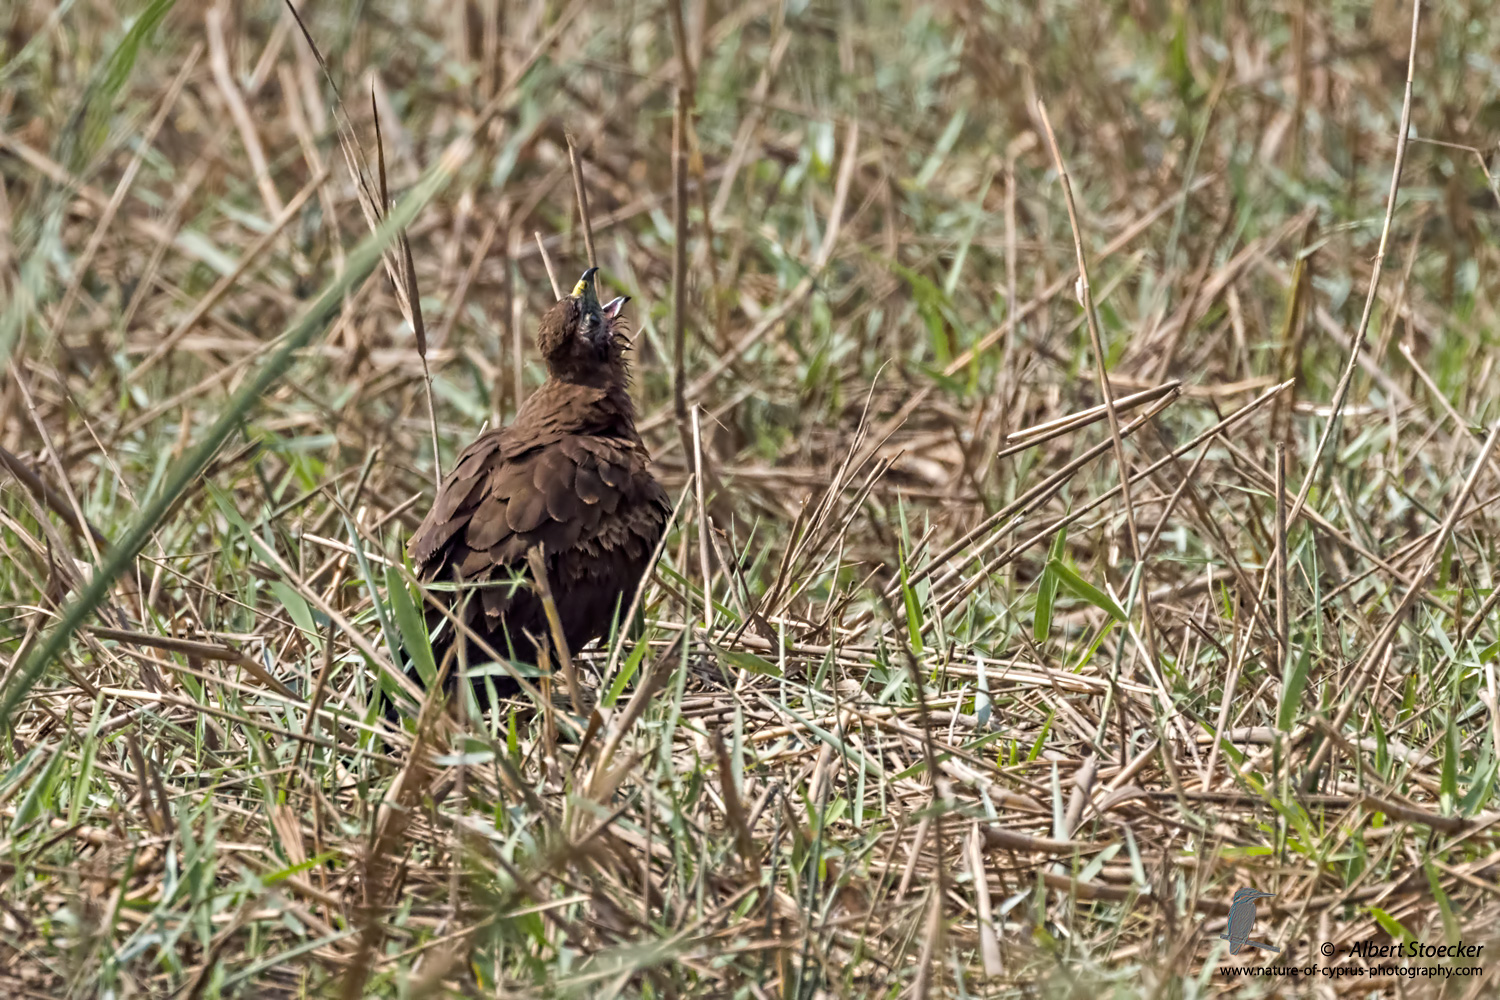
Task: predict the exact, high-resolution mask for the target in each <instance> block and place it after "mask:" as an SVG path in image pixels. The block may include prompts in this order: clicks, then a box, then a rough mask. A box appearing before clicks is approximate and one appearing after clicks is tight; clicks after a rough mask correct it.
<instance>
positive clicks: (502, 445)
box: [409, 268, 672, 686]
mask: <svg viewBox="0 0 1500 1000" xmlns="http://www.w3.org/2000/svg"><path fill="white" fill-rule="evenodd" d="M596 270H597V268H589V269H588V270H587V271H585V272H584V275H583V279H582V280H580V281H579V282H578V285H577V287H576V288H575V289H574V290H573V294H571V295H569V296H567V297H565V298H563V299H560V300H559V301H558V302H557V304H556V305H554V306H553V307H552V308H551V309H549V310H547V312H546V314H545V315H543V316H542V319H541V323H540V324H539V325H538V328H537V346H538V348H539V349H540V350H541V353H542V357H543V359H544V360H545V361H546V364H547V381H546V382H545V383H544V384H543V385H542V387H541V388H539V389H537V390H536V392H534V393H532V394H531V396H530V397H529V398H528V399H527V400H526V402H525V404H523V405H522V406H521V408H520V411H519V412H517V414H516V418H515V420H514V421H512V422H511V424H510V425H509V426H508V427H503V428H500V429H499V430H493V431H490V432H489V433H487V434H484V435H481V436H480V438H479V439H478V440H477V441H475V442H474V443H473V444H471V445H470V446H469V447H468V448H467V449H465V450H464V452H463V454H462V455H460V456H459V459H458V464H457V465H455V466H454V468H453V471H452V472H451V473H449V474H448V477H447V479H446V480H445V481H444V482H443V485H442V488H441V489H440V490H438V495H437V498H436V499H435V501H434V502H433V505H432V510H431V511H429V512H428V514H427V517H426V518H424V519H423V521H422V524H421V526H419V527H418V528H417V530H416V533H415V534H413V535H412V537H411V541H410V543H409V551H410V552H411V556H412V560H413V561H414V562H415V563H416V566H417V570H418V572H419V573H420V575H421V577H422V579H423V580H427V581H437V580H443V581H448V580H462V581H463V582H466V583H481V582H486V581H495V582H497V583H499V582H500V581H508V580H511V579H512V578H513V577H515V576H518V575H522V576H525V575H529V574H528V572H527V568H526V553H527V551H528V550H530V549H532V548H534V547H536V546H542V551H543V553H544V555H545V559H546V567H547V580H548V583H549V585H550V586H551V589H552V595H553V599H554V601H555V603H556V605H557V611H558V616H559V618H560V619H561V621H562V628H563V634H564V636H565V637H566V639H567V642H568V647H569V649H570V650H572V651H574V652H577V651H578V650H579V649H580V648H582V647H583V646H584V645H586V644H587V643H589V642H591V641H592V640H594V639H597V638H600V637H601V636H606V635H608V634H609V631H610V627H611V623H612V622H613V621H614V619H615V616H616V613H617V609H618V614H619V615H620V616H622V617H623V615H624V613H625V611H626V608H627V607H628V605H629V604H630V600H631V597H632V596H633V595H634V593H635V589H636V585H637V584H638V583H639V582H640V579H641V575H642V574H643V573H644V572H645V570H646V565H647V563H648V562H649V561H650V559H651V555H652V553H653V552H654V551H655V548H656V544H657V542H658V541H659V540H660V538H661V534H662V531H663V530H665V528H666V524H667V518H668V517H669V516H670V514H671V512H672V506H671V503H670V502H669V501H668V499H667V494H666V492H665V491H664V490H663V489H662V488H661V486H660V484H658V483H657V481H656V480H655V478H653V477H652V475H651V470H650V467H649V466H650V456H649V455H648V454H647V453H646V449H645V446H644V445H643V444H642V443H641V438H640V435H639V434H637V433H636V429H635V408H634V406H633V405H632V404H631V401H630V395H629V393H628V392H627V390H626V383H627V378H628V374H629V368H628V366H627V364H626V362H625V356H624V355H625V349H626V348H627V347H628V346H629V341H628V340H627V339H626V337H625V334H624V331H623V329H622V326H623V324H622V323H621V321H620V309H621V307H623V305H624V304H625V301H626V300H625V299H615V300H614V301H613V302H610V303H609V304H608V305H607V306H604V307H602V308H601V307H600V305H599V299H598V297H597V295H596V294H595V292H594V282H593V277H594V272H595V271H596ZM455 597H458V595H457V594H455ZM455 603H458V602H457V601H455ZM467 621H468V623H469V625H470V626H471V627H472V628H474V630H475V631H476V632H477V633H479V634H480V635H481V636H483V637H484V638H485V639H486V640H487V641H488V642H490V644H491V645H493V646H494V647H495V649H496V651H497V652H499V653H500V654H501V655H510V650H514V656H515V658H516V659H519V660H523V661H526V662H530V663H535V662H536V649H535V647H534V645H533V643H532V640H531V638H529V637H528V633H529V635H530V636H531V637H535V638H536V639H537V640H542V639H543V638H544V637H545V638H548V639H549V640H550V634H549V631H548V627H547V620H546V616H545V614H544V612H543V610H542V602H541V599H540V597H539V596H538V595H537V593H536V592H535V591H534V590H533V589H532V588H531V587H530V586H529V585H526V584H523V585H521V586H508V585H505V584H503V583H500V585H497V586H487V587H482V588H478V589H476V590H472V591H470V592H469V594H468V613H467ZM452 636H453V629H452V627H451V623H449V624H447V625H445V626H444V627H443V630H442V632H441V633H440V638H439V640H438V641H436V642H435V645H436V646H437V653H438V655H439V658H440V659H441V656H442V652H443V650H444V649H446V647H447V645H448V644H449V643H450V642H451V641H452ZM476 657H480V658H482V654H480V653H479V652H478V651H477V650H476V649H474V648H473V647H472V646H471V652H470V654H469V659H470V661H471V662H474V661H475V660H476ZM507 686H508V685H507Z"/></svg>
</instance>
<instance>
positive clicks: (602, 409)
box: [515, 378, 640, 441]
mask: <svg viewBox="0 0 1500 1000" xmlns="http://www.w3.org/2000/svg"><path fill="white" fill-rule="evenodd" d="M515 423H516V424H517V425H525V426H527V427H532V428H535V429H536V430H537V431H539V432H542V433H548V432H550V433H552V434H597V435H605V436H609V437H624V438H629V439H630V440H632V441H639V440H640V436H639V435H638V434H636V431H635V404H634V403H633V402H632V401H631V399H630V393H629V392H627V391H626V389H625V386H624V385H623V384H622V383H620V382H616V381H611V382H609V383H605V384H600V385H586V384H581V383H577V382H565V381H561V380H559V379H555V378H549V379H548V380H547V381H546V382H544V383H543V384H542V386H541V388H539V389H537V390H536V391H535V392H533V393H532V394H531V395H530V396H529V397H528V398H527V400H526V402H525V403H524V404H522V406H521V409H520V411H519V412H518V413H517V414H516V419H515Z"/></svg>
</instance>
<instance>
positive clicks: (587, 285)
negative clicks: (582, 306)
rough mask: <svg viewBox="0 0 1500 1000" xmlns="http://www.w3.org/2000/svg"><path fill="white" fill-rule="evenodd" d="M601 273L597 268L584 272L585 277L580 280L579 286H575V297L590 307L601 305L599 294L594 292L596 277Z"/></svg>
mask: <svg viewBox="0 0 1500 1000" xmlns="http://www.w3.org/2000/svg"><path fill="white" fill-rule="evenodd" d="M598 273H599V269H598V268H597V267H591V268H589V269H588V270H587V271H584V272H583V277H581V278H579V279H578V284H576V285H574V286H573V294H574V296H576V297H578V298H581V299H583V301H584V302H585V303H587V304H589V305H595V306H597V305H598V304H599V293H598V292H596V291H595V290H594V275H596V274H598Z"/></svg>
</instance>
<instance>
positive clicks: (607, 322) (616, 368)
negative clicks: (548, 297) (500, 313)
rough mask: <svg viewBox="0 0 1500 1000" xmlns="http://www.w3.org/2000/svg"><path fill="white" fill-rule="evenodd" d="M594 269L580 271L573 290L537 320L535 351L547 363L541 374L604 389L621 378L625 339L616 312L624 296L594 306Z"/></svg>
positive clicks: (622, 374) (627, 344) (623, 326)
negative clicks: (539, 350)
mask: <svg viewBox="0 0 1500 1000" xmlns="http://www.w3.org/2000/svg"><path fill="white" fill-rule="evenodd" d="M598 270H599V269H598V268H597V267H591V268H589V269H588V270H587V271H584V272H583V277H582V278H579V279H578V284H576V285H574V286H573V291H572V292H571V293H570V294H568V295H565V296H563V297H562V298H560V299H558V300H557V303H556V304H555V305H553V306H552V308H551V309H548V310H547V311H546V313H544V314H543V316H542V321H541V324H540V325H539V326H538V328H537V335H536V340H537V347H539V348H540V349H541V352H542V357H543V358H544V359H546V362H547V373H548V374H549V375H551V376H552V377H553V378H556V379H558V380H560V381H564V382H579V383H583V384H587V385H599V384H609V383H612V382H614V381H616V380H619V379H623V378H624V376H625V363H624V358H625V348H627V347H629V346H630V340H629V338H628V337H627V336H626V333H625V323H624V320H623V318H622V317H621V316H620V311H621V310H622V309H623V308H624V307H625V303H626V302H629V301H630V300H629V299H628V298H626V297H625V296H620V297H618V298H615V299H612V300H610V301H609V302H607V303H605V304H604V305H600V304H599V294H598V292H597V291H596V290H595V288H594V275H595V274H596V273H597V272H598Z"/></svg>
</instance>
